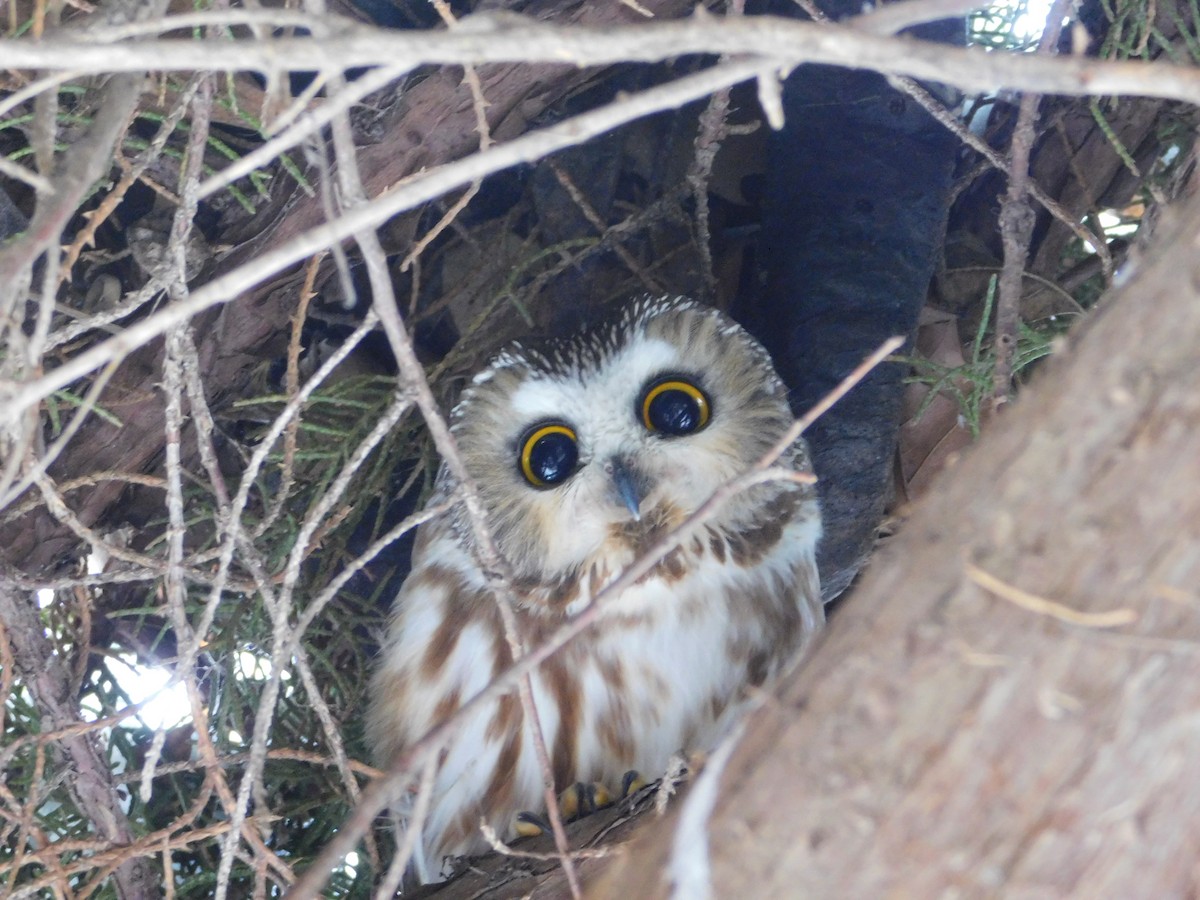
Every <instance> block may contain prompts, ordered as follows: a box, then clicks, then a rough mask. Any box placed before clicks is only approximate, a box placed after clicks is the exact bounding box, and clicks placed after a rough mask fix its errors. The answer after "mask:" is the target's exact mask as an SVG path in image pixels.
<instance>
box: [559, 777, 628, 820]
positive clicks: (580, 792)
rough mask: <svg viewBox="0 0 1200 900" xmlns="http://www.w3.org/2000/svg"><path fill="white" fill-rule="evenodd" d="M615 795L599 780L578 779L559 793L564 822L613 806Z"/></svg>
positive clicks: (560, 809) (560, 810)
mask: <svg viewBox="0 0 1200 900" xmlns="http://www.w3.org/2000/svg"><path fill="white" fill-rule="evenodd" d="M613 801H614V797H613V795H612V792H611V791H609V789H608V788H607V787H606V786H605V785H603V784H601V783H600V782H599V781H593V782H591V783H590V784H584V783H583V782H580V781H577V782H575V783H574V784H573V785H571V786H570V787H569V788H567V789H566V790H565V791H563V792H562V793H561V794H559V795H558V811H559V812H560V813H561V814H562V817H563V821H564V822H573V821H574V820H575V819H581V818H583V817H584V816H590V815H591V814H592V813H594V812H595V811H596V810H598V809H604V807H606V806H612V804H613Z"/></svg>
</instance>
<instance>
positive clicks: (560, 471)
mask: <svg viewBox="0 0 1200 900" xmlns="http://www.w3.org/2000/svg"><path fill="white" fill-rule="evenodd" d="M578 461H579V448H577V447H576V446H575V442H574V441H573V440H571V438H570V437H569V436H568V435H565V434H563V433H562V432H561V431H552V432H550V433H549V434H546V435H543V436H542V437H540V438H538V439H537V440H536V441H535V442H534V444H533V447H532V448H530V450H529V470H530V471H531V472H533V474H534V475H536V476H537V477H538V478H540V479H541V480H542V482H543V483H545V484H558V483H559V482H560V481H566V479H567V478H569V477H570V475H571V473H572V472H574V471H575V464H576V463H577V462H578Z"/></svg>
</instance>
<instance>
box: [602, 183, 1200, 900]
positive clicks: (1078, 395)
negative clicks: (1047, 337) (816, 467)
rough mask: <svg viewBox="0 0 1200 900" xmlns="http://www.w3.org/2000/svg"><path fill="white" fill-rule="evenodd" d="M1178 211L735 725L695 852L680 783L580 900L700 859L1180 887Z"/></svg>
mask: <svg viewBox="0 0 1200 900" xmlns="http://www.w3.org/2000/svg"><path fill="white" fill-rule="evenodd" d="M1180 219H1181V227H1179V228H1177V229H1174V230H1173V236H1172V237H1171V238H1169V239H1167V240H1163V241H1159V242H1158V243H1157V244H1156V249H1153V250H1151V252H1150V253H1149V254H1148V257H1147V258H1146V259H1144V260H1142V262H1141V265H1140V266H1139V268H1140V269H1141V271H1140V273H1139V274H1138V275H1136V276H1135V277H1134V278H1133V279H1132V281H1131V282H1130V283H1129V284H1128V285H1127V286H1126V287H1125V288H1124V289H1123V290H1121V291H1120V292H1119V295H1118V296H1117V297H1116V298H1114V299H1113V300H1111V301H1109V303H1108V308H1106V309H1103V310H1102V311H1101V312H1099V313H1098V314H1097V315H1096V316H1095V318H1094V319H1093V320H1092V321H1090V322H1089V323H1088V324H1087V325H1085V326H1084V327H1083V328H1082V329H1081V330H1080V331H1079V332H1078V333H1076V334H1075V336H1074V337H1073V338H1072V339H1071V340H1070V341H1069V347H1070V349H1069V351H1068V352H1066V353H1063V354H1061V355H1060V356H1059V357H1058V358H1056V359H1054V360H1052V361H1051V362H1050V363H1049V364H1048V365H1047V366H1046V370H1045V371H1044V372H1043V373H1042V375H1041V378H1040V379H1039V380H1038V382H1037V383H1036V384H1035V386H1034V387H1033V388H1032V389H1030V390H1029V391H1028V392H1027V393H1026V395H1025V397H1024V399H1023V400H1022V402H1021V403H1020V404H1019V405H1018V406H1017V407H1016V408H1015V409H1013V410H1012V411H1011V412H1010V413H1008V414H1007V415H1006V416H1005V417H1004V418H1003V419H1002V420H1000V422H997V423H996V424H995V425H994V426H993V428H992V430H991V432H990V433H989V434H988V435H987V438H986V439H985V441H984V442H983V444H982V445H980V446H979V447H978V448H977V449H976V450H975V451H973V452H972V453H971V454H970V456H969V458H967V459H966V460H964V461H963V462H962V464H961V465H960V466H958V468H957V469H956V470H952V471H951V472H950V473H948V474H947V475H946V476H945V477H944V479H943V481H942V484H941V486H940V489H937V490H935V491H934V492H933V493H932V494H931V495H930V496H929V497H928V499H927V501H926V502H925V503H924V504H923V505H922V506H921V507H920V508H919V509H918V510H917V511H916V512H915V514H914V515H913V517H912V518H911V520H910V521H909V522H908V524H907V526H906V527H905V529H904V531H903V532H902V533H901V535H900V536H899V537H898V538H897V539H896V540H895V541H894V542H893V543H892V544H891V545H890V546H889V547H888V548H887V549H886V550H884V551H882V552H881V553H880V554H879V555H878V556H877V557H876V559H875V560H874V562H873V563H872V565H871V567H870V571H869V572H868V573H867V575H866V578H865V580H864V581H863V583H862V585H861V586H860V587H859V589H858V590H857V591H856V592H855V593H854V595H853V596H851V597H849V598H848V599H847V600H846V601H845V603H844V605H843V607H842V608H841V609H840V611H839V612H838V613H837V614H836V615H835V616H834V619H833V622H832V623H831V625H830V628H829V630H828V633H827V635H826V637H825V639H824V640H823V642H822V643H821V644H820V645H819V646H818V648H817V649H816V651H815V652H814V653H813V654H812V655H811V656H810V658H809V659H808V660H807V662H806V663H805V664H804V665H803V667H802V668H801V669H799V670H798V671H796V672H795V673H794V674H793V675H792V677H791V678H790V679H789V680H788V681H787V683H786V684H785V685H784V686H783V687H782V689H781V690H780V691H779V692H778V700H774V699H772V700H768V701H766V702H765V704H764V706H763V708H761V709H760V710H759V711H758V712H757V713H756V714H755V715H754V716H753V718H752V719H751V720H750V722H749V723H748V727H747V729H746V731H745V734H744V736H743V738H742V740H741V741H740V743H739V745H738V746H737V747H736V750H735V751H734V753H733V756H732V757H731V759H730V761H729V763H728V765H727V766H725V768H724V771H723V773H719V775H718V777H719V778H720V795H719V798H718V800H717V802H716V805H715V807H714V809H713V811H712V814H711V820H710V821H709V823H708V828H707V847H705V846H704V843H705V842H704V840H703V839H699V840H697V839H696V838H687V839H680V838H679V837H678V834H677V831H678V829H677V826H678V823H679V820H680V818H681V813H682V815H683V817H684V818H686V817H687V815H688V805H689V804H693V805H694V804H695V801H696V799H697V797H698V795H699V794H701V793H702V792H700V791H697V790H696V789H695V788H693V789H692V791H691V795H690V797H689V798H687V799H685V800H684V802H683V803H682V804H680V805H679V807H678V808H677V809H676V810H675V811H674V813H673V814H672V817H673V818H672V819H671V820H669V821H668V822H666V823H664V825H663V826H660V827H656V828H651V829H647V830H645V831H644V832H643V833H642V835H641V840H640V841H637V840H635V841H634V843H633V844H631V845H629V846H627V847H626V848H622V850H621V851H620V853H619V856H618V858H617V859H616V860H615V861H614V862H613V864H612V865H611V866H610V867H608V869H607V871H606V873H605V875H604V876H602V877H601V878H600V879H599V880H598V882H597V883H594V884H593V885H592V887H593V894H594V896H597V897H629V896H647V895H655V896H665V895H667V894H668V893H669V892H670V890H671V883H672V879H673V878H675V877H677V876H678V873H680V872H690V873H692V874H693V875H695V874H697V873H700V872H702V871H703V867H702V863H703V862H704V860H705V859H707V861H708V864H709V865H711V893H712V896H715V897H734V896H742V895H744V894H745V892H746V891H747V889H748V887H749V886H752V892H753V894H754V895H755V896H762V897H784V896H788V897H813V898H815V897H839V898H841V897H884V896H907V897H942V896H951V895H953V896H957V897H976V896H997V895H1003V896H1007V897H1063V896H1072V897H1121V898H1134V897H1154V898H1159V897H1172V896H1174V897H1181V896H1195V895H1196V892H1197V890H1198V887H1200V868H1198V867H1197V862H1196V861H1197V859H1200V825H1198V824H1197V823H1200V716H1198V715H1197V710H1200V620H1198V617H1197V609H1198V608H1200V588H1198V585H1200V303H1198V302H1197V297H1196V285H1197V284H1200V254H1198V253H1197V252H1196V247H1195V244H1196V242H1197V235H1200V203H1195V202H1193V203H1192V204H1191V205H1190V207H1189V208H1188V209H1187V210H1186V211H1185V212H1184V214H1183V215H1182V216H1180ZM1163 236H1164V237H1166V235H1163ZM1019 592H1027V593H1019ZM1031 595H1032V596H1031ZM713 775H714V772H713V771H712V769H711V768H710V771H709V772H708V773H707V774H706V775H705V776H701V777H702V778H704V777H713ZM693 811H695V810H693ZM697 833H702V832H697ZM684 894H686V895H687V896H689V897H692V896H694V895H695V890H694V886H693V887H688V888H686V889H685V888H681V889H680V891H679V895H681V896H682V895H684Z"/></svg>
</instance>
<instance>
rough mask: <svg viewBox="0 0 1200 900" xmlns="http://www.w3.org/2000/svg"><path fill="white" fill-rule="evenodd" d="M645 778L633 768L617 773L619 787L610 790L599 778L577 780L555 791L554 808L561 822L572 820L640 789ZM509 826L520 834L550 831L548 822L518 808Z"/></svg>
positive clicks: (528, 835) (609, 804)
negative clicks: (557, 791)
mask: <svg viewBox="0 0 1200 900" xmlns="http://www.w3.org/2000/svg"><path fill="white" fill-rule="evenodd" d="M645 786H646V780H645V779H644V778H642V776H641V775H639V774H638V773H637V772H635V771H634V770H633V769H630V770H629V771H628V772H626V773H625V774H624V775H623V776H622V777H621V789H620V791H619V792H618V793H613V792H612V791H610V790H609V789H608V786H607V785H604V784H602V783H601V782H599V781H593V782H592V783H591V784H584V783H583V782H580V781H577V782H575V783H574V784H573V785H571V786H570V787H569V788H567V789H566V790H565V791H563V792H562V793H561V794H559V795H558V811H559V815H561V816H562V820H563V821H564V822H574V821H575V820H576V819H582V818H583V817H584V816H590V815H591V814H592V813H594V812H596V811H597V810H601V809H604V808H605V807H608V806H612V805H613V804H614V803H616V802H617V801H618V800H624V799H625V798H626V797H628V796H630V795H632V794H634V793H636V792H638V791H640V790H641V789H642V788H643V787H645ZM513 829H514V830H515V831H516V832H517V835H518V836H520V837H537V836H538V835H539V834H545V833H547V832H549V831H550V825H549V823H548V822H547V821H546V820H545V819H543V818H542V817H541V816H540V815H538V814H537V813H534V812H528V811H526V812H519V813H517V815H516V816H515V818H514V820H513Z"/></svg>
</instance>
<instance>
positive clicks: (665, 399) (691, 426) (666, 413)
mask: <svg viewBox="0 0 1200 900" xmlns="http://www.w3.org/2000/svg"><path fill="white" fill-rule="evenodd" d="M648 412H649V415H650V424H651V425H653V426H654V427H655V428H656V429H658V430H659V431H661V432H663V433H664V434H691V433H692V432H693V431H695V430H696V429H697V428H699V427H700V404H699V403H697V402H696V398H695V397H693V396H692V395H691V394H689V393H687V392H686V391H679V390H669V391H663V392H662V393H660V394H659V395H658V396H656V397H655V398H654V399H653V400H651V401H650V409H649V410H648Z"/></svg>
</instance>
